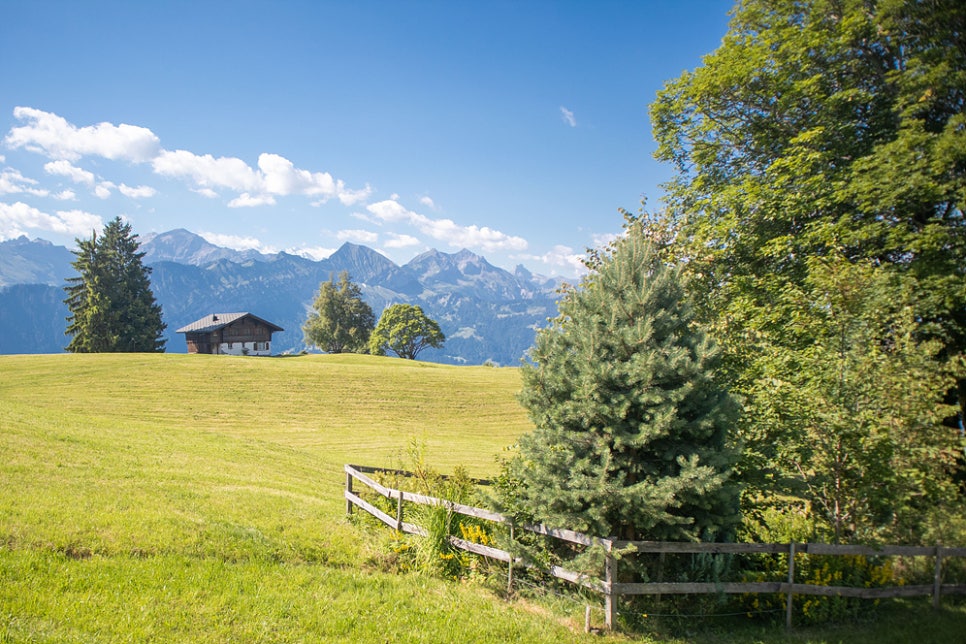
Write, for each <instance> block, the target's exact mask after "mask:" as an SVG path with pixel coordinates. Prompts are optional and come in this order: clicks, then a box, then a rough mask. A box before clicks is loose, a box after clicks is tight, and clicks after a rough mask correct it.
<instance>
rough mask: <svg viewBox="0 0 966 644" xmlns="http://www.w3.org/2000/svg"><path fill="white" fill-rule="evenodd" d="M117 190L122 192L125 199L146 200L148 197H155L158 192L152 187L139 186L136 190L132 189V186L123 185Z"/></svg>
mask: <svg viewBox="0 0 966 644" xmlns="http://www.w3.org/2000/svg"><path fill="white" fill-rule="evenodd" d="M117 189H118V190H120V191H121V194H122V195H124V196H125V197H130V198H131V199H146V198H147V197H153V196H154V195H156V194H157V190H155V189H154V188H152V187H151V186H138V187H136V188H132V187H131V186H129V185H126V184H123V183H122V184H121V185H120V186H118V188H117Z"/></svg>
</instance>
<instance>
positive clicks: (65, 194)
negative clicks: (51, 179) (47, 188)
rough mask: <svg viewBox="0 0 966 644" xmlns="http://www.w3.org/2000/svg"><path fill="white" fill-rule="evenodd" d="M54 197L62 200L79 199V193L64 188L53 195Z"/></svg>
mask: <svg viewBox="0 0 966 644" xmlns="http://www.w3.org/2000/svg"><path fill="white" fill-rule="evenodd" d="M53 197H54V199H59V200H60V201H74V200H75V199H77V193H76V192H74V191H73V190H63V191H61V192H58V193H57V194H55V195H53Z"/></svg>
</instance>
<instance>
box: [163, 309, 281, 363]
mask: <svg viewBox="0 0 966 644" xmlns="http://www.w3.org/2000/svg"><path fill="white" fill-rule="evenodd" d="M284 330H285V329H283V328H282V327H280V326H278V325H276V324H272V323H271V322H268V321H266V320H263V319H262V318H260V317H258V316H256V315H252V314H251V313H212V314H211V315H206V316H205V317H203V318H201V319H200V320H196V321H194V322H192V323H191V324H188V325H185V326H183V327H181V328H180V329H178V330H177V331H176V332H177V333H184V334H185V340H186V341H187V342H188V353H214V354H225V355H234V356H241V355H246V356H269V355H272V334H273V333H276V332H278V331H284Z"/></svg>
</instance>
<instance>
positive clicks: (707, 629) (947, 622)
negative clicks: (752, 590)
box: [634, 597, 966, 644]
mask: <svg viewBox="0 0 966 644" xmlns="http://www.w3.org/2000/svg"><path fill="white" fill-rule="evenodd" d="M635 622H636V624H634V631H635V632H636V633H637V634H640V635H646V636H648V637H650V638H653V640H654V641H657V642H668V643H671V642H673V643H679V642H688V643H689V644H732V643H733V644H738V643H742V644H744V643H746V642H756V643H759V644H771V643H776V644H777V643H779V642H781V643H783V644H787V643H800V644H824V643H829V644H831V643H832V642H835V643H838V642H848V643H849V644H891V643H896V644H900V643H901V644H905V643H907V642H918V643H922V644H926V643H927V642H947V643H949V644H953V643H957V642H959V643H966V599H964V598H961V597H956V598H946V599H944V600H943V606H942V607H941V608H940V609H939V610H934V609H933V608H932V603H931V600H930V599H929V598H915V599H896V600H890V601H882V602H880V603H879V604H878V605H873V604H871V603H870V605H869V609H868V611H867V612H866V613H865V614H863V615H862V616H861V617H858V618H854V619H850V620H841V621H836V622H829V623H826V624H820V625H794V624H793V627H792V629H791V630H786V629H785V614H784V611H780V612H778V613H775V614H774V615H770V616H759V617H757V618H749V617H747V616H739V615H734V614H728V615H706V616H695V615H687V616H668V615H648V616H647V617H643V615H642V616H636V619H635Z"/></svg>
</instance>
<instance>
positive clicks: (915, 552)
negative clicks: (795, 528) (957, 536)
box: [796, 543, 936, 557]
mask: <svg viewBox="0 0 966 644" xmlns="http://www.w3.org/2000/svg"><path fill="white" fill-rule="evenodd" d="M796 548H797V550H798V551H799V552H807V553H808V554H810V555H839V556H840V555H865V556H868V557H877V556H901V557H931V556H933V555H934V554H936V548H934V547H933V548H926V547H922V546H857V545H842V544H832V543H800V544H798V545H797V546H796Z"/></svg>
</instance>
